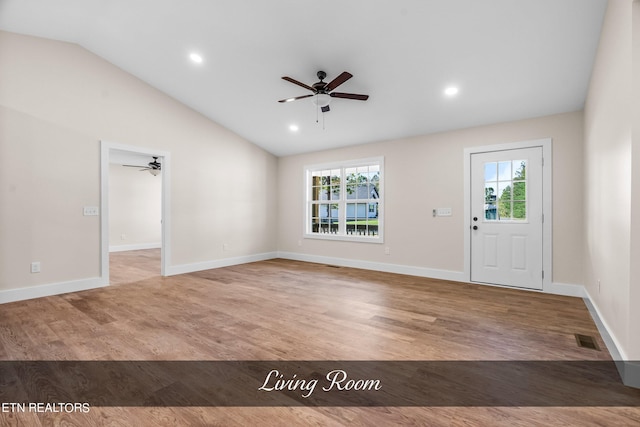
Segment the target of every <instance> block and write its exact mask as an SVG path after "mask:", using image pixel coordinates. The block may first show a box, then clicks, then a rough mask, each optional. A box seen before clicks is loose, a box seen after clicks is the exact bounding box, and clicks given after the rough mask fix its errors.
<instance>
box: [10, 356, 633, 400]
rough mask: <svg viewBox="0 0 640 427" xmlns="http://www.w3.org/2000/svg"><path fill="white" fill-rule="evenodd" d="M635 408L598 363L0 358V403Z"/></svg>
mask: <svg viewBox="0 0 640 427" xmlns="http://www.w3.org/2000/svg"><path fill="white" fill-rule="evenodd" d="M29 402H39V403H60V402H75V403H78V402H81V403H88V404H89V405H90V406H103V407H108V406H120V407H131V406H137V407H142V406H158V407H160V406H178V407H181V406H524V407H526V406H609V407H611V406H640V390H639V389H634V388H630V387H626V386H624V385H623V384H622V382H621V380H620V377H619V375H618V371H617V369H616V366H615V362H602V361H1V362H0V404H11V403H29Z"/></svg>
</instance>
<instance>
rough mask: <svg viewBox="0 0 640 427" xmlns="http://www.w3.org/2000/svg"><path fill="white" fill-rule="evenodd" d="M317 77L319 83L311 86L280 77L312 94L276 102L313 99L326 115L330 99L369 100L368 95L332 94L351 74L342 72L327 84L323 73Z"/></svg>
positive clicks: (319, 73)
mask: <svg viewBox="0 0 640 427" xmlns="http://www.w3.org/2000/svg"><path fill="white" fill-rule="evenodd" d="M317 76H318V78H319V79H320V81H319V82H316V83H314V84H312V85H311V86H309V85H306V84H304V83H301V82H299V81H297V80H295V79H292V78H291V77H286V76H285V77H282V79H283V80H286V81H288V82H291V83H293V84H296V85H298V86H301V87H303V88H305V89H307V90H310V91H311V92H313V93H312V94H309V95H302V96H297V97H295V98H286V99H281V100H280V101H278V102H291V101H296V100H298V99H304V98H311V97H313V99H312V101H313V103H314V104H315V105H316V106H318V107H319V108H320V110H321V111H322V112H323V113H326V112H328V111H330V109H329V102H331V98H344V99H355V100H357V101H366V100H367V99H369V95H360V94H356V93H344V92H333V90H334V89H335V88H337V87H338V86H340V85H341V84H342V83H344V82H346V81H347V80H349V79H350V78H351V77H353V75H351V73H348V72H346V71H344V72H342V74H340V75H339V76H338V77H336V78H335V79H333V80H331V81H330V82H329V83H326V82H324V81H323V80H324V79H325V78H326V77H327V73H325V72H324V71H318V73H317Z"/></svg>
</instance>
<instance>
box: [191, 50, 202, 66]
mask: <svg viewBox="0 0 640 427" xmlns="http://www.w3.org/2000/svg"><path fill="white" fill-rule="evenodd" d="M189 58H191V60H192V61H193V62H195V63H196V64H202V56H200V55H198V54H197V53H195V52H194V53H192V54H190V55H189Z"/></svg>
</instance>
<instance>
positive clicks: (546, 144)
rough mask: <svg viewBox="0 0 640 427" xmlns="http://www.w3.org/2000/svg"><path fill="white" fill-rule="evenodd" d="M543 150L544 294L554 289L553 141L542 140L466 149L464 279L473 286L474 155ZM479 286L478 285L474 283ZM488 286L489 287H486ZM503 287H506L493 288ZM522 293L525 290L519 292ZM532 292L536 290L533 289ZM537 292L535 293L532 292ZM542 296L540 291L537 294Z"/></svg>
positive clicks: (548, 139) (549, 139)
mask: <svg viewBox="0 0 640 427" xmlns="http://www.w3.org/2000/svg"><path fill="white" fill-rule="evenodd" d="M534 147H542V156H543V159H544V164H543V168H542V214H543V216H544V222H543V223H542V271H543V272H544V276H543V278H542V292H546V291H548V290H549V289H550V288H551V283H552V275H553V274H552V272H553V253H552V251H553V216H552V212H553V209H552V201H553V197H552V166H553V163H552V155H551V154H552V139H551V138H543V139H535V140H530V141H518V142H509V143H503V144H496V145H485V146H480V147H469V148H465V149H464V214H463V215H464V221H463V223H464V277H465V280H466V281H467V282H470V283H471V155H472V154H479V153H489V152H493V151H505V150H518V149H521V148H534ZM473 283H477V282H473ZM485 284H486V283H485ZM491 286H500V287H505V286H503V285H497V284H496V285H491ZM518 289H523V288H518ZM532 290H533V289H532ZM533 291H535V290H533ZM538 292H539V291H538Z"/></svg>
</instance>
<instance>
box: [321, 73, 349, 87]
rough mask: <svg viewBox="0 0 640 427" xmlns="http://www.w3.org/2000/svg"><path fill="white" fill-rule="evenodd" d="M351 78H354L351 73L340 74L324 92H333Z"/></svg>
mask: <svg viewBox="0 0 640 427" xmlns="http://www.w3.org/2000/svg"><path fill="white" fill-rule="evenodd" d="M351 77H353V76H352V75H351V73H347V72H346V71H343V72H342V74H340V75H339V76H338V77H336V78H335V79H333V80H331V82H329V84H328V85H327V86H326V87H325V88H324V90H326V91H327V92H331V91H332V90H334V89H335V88H337V87H338V86H340V85H341V84H342V83H344V82H346V81H347V80H349V79H350V78H351Z"/></svg>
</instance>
